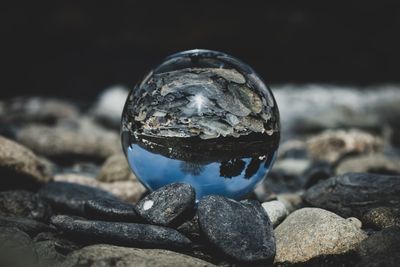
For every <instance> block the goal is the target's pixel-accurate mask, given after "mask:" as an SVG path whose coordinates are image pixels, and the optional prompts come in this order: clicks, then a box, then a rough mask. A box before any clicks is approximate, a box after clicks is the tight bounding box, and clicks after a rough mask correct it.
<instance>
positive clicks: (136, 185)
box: [54, 174, 146, 203]
mask: <svg viewBox="0 0 400 267" xmlns="http://www.w3.org/2000/svg"><path fill="white" fill-rule="evenodd" d="M54 181H59V182H68V183H76V184H80V185H86V186H90V187H94V188H99V189H101V190H104V191H107V192H108V193H111V194H112V195H114V196H116V197H118V198H119V199H121V200H123V201H126V202H129V203H136V202H137V201H138V200H139V199H140V198H141V197H142V195H143V194H144V193H145V192H146V188H144V186H143V185H142V184H141V183H140V182H139V181H136V180H128V181H117V182H112V183H104V182H99V181H97V180H96V179H93V178H92V177H88V176H85V175H80V174H59V175H56V176H55V177H54Z"/></svg>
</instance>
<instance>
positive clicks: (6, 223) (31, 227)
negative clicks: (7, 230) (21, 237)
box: [0, 216, 54, 237]
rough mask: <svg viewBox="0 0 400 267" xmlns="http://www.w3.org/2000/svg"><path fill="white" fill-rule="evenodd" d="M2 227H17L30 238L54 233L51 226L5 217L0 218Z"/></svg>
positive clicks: (27, 219)
mask: <svg viewBox="0 0 400 267" xmlns="http://www.w3.org/2000/svg"><path fill="white" fill-rule="evenodd" d="M0 226H1V227H15V228H18V229H19V230H21V231H23V232H25V233H27V234H28V235H30V236H32V237H33V236H35V235H37V234H39V233H42V232H49V231H53V230H54V229H53V228H51V227H50V226H49V225H47V224H44V223H42V222H39V221H36V220H33V219H29V218H20V217H3V216H0Z"/></svg>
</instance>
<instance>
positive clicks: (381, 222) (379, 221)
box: [362, 207, 400, 230]
mask: <svg viewBox="0 0 400 267" xmlns="http://www.w3.org/2000/svg"><path fill="white" fill-rule="evenodd" d="M362 221H363V223H364V224H365V226H367V227H371V228H374V229H378V230H380V229H384V228H388V227H391V226H399V227H400V209H399V208H390V207H378V208H375V209H371V210H369V211H368V212H366V213H365V214H364V216H363V217H362Z"/></svg>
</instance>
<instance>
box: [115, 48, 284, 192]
mask: <svg viewBox="0 0 400 267" xmlns="http://www.w3.org/2000/svg"><path fill="white" fill-rule="evenodd" d="M279 136H280V124H279V111H278V107H277V104H276V102H275V99H274V97H273V95H272V92H271V90H270V89H269V88H268V87H267V86H266V85H265V83H264V82H263V81H262V79H261V78H260V77H259V76H258V75H257V74H256V73H255V72H254V71H253V69H252V68H251V67H250V66H248V65H247V64H245V63H243V62H242V61H240V60H239V59H236V58H234V57H232V56H230V55H227V54H224V53H221V52H216V51H210V50H198V49H196V50H190V51H184V52H180V53H177V54H174V55H171V56H169V57H167V58H166V59H164V60H163V61H162V62H161V64H160V65H158V66H157V67H156V68H154V69H153V70H152V71H150V72H149V73H148V74H147V75H146V76H145V77H144V78H143V80H141V81H140V82H139V83H137V85H136V86H135V87H134V88H133V90H132V91H131V92H130V94H129V96H128V98H127V100H126V104H125V107H124V111H123V114H122V125H121V138H122V146H123V149H124V153H125V155H126V157H127V159H128V162H129V165H130V167H131V169H132V170H133V172H134V173H135V174H136V176H137V177H138V179H139V180H140V181H141V182H142V183H143V184H144V185H145V186H146V187H147V188H148V189H149V190H150V191H153V190H156V189H158V188H160V187H162V186H165V185H167V184H170V183H174V182H182V183H189V184H191V185H192V186H193V187H194V189H195V191H196V199H197V200H199V199H201V198H202V197H203V196H205V195H211V194H216V195H223V196H226V197H229V198H233V199H241V198H244V197H246V196H247V195H248V194H250V193H251V192H252V191H253V189H254V187H255V186H256V185H257V184H258V183H259V182H261V181H262V180H263V179H264V178H265V177H266V175H267V172H268V170H269V169H270V168H271V166H272V164H273V161H274V159H275V155H276V152H277V149H278V145H279Z"/></svg>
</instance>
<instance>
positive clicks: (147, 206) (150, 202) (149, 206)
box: [143, 200, 154, 210]
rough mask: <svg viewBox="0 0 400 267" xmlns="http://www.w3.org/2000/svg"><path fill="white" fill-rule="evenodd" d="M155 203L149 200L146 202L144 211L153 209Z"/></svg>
mask: <svg viewBox="0 0 400 267" xmlns="http://www.w3.org/2000/svg"><path fill="white" fill-rule="evenodd" d="M153 204H154V201H153V200H147V201H146V202H144V204H143V209H144V210H149V209H151V207H153Z"/></svg>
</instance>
